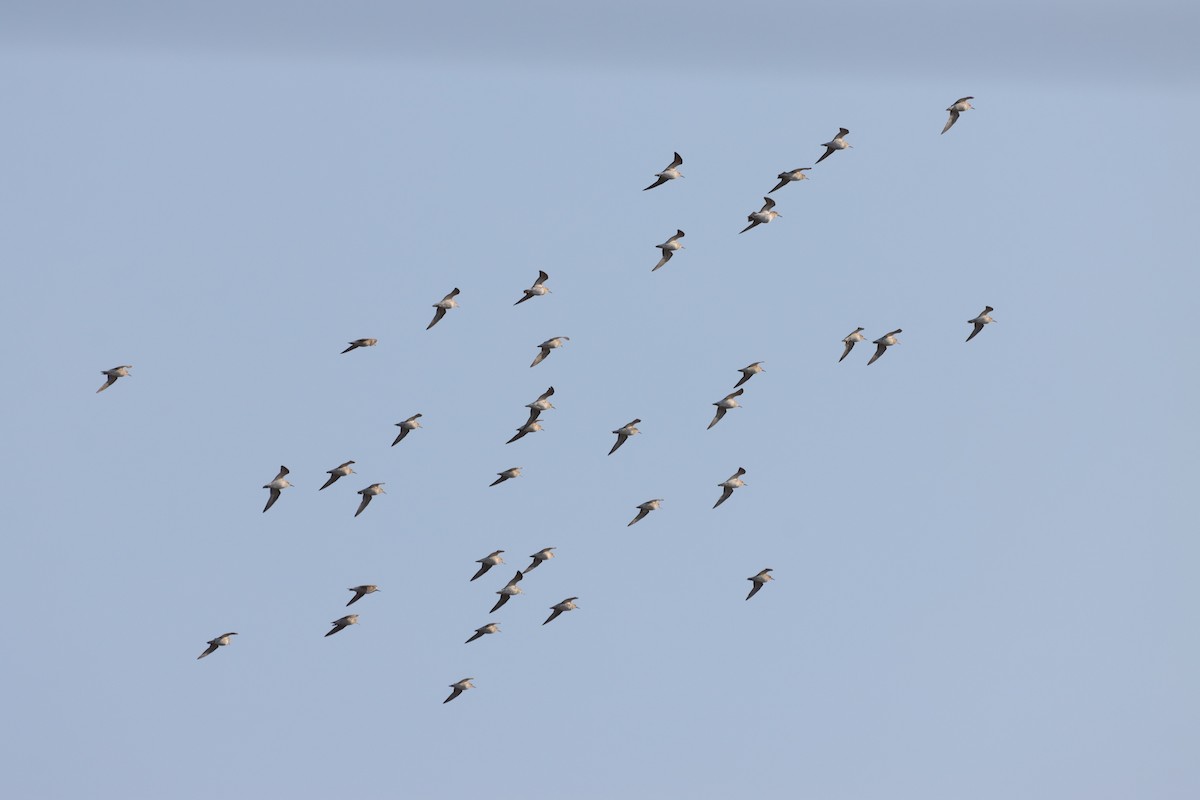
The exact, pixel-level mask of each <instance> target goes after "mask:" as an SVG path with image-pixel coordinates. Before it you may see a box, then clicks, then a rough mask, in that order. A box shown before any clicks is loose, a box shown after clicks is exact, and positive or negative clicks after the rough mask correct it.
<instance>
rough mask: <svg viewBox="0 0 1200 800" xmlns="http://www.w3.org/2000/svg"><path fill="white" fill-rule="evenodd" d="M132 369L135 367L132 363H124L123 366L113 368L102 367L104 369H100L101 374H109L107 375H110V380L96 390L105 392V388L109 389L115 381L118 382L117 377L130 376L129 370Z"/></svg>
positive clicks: (97, 392)
mask: <svg viewBox="0 0 1200 800" xmlns="http://www.w3.org/2000/svg"><path fill="white" fill-rule="evenodd" d="M131 369H133V365H132V364H125V365H123V366H120V367H113V368H112V369H102V370H100V374H101V375H107V376H108V380H107V381H105V382H104V385H103V386H101V387H100V388H99V389H97V390H96V394H100V393H101V392H103V391H104V390H105V389H107V388H108V387H110V386H112V385H113V384H114V383H116V382H117V378H128V377H129V370H131Z"/></svg>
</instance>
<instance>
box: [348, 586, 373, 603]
mask: <svg viewBox="0 0 1200 800" xmlns="http://www.w3.org/2000/svg"><path fill="white" fill-rule="evenodd" d="M346 591H348V592H354V597H351V598H350V602H349V603H346V606H347V607H349V606H352V605H354V604H355V603H357V602H358V601H359V600H362V599H363V598H364V597H366V596H367V595H369V594H375V593H376V592H378V591H380V589H379V587H378V586H376V585H375V584H373V583H364V584H363V585H362V586H355V587H353V588H351V589H347V590H346Z"/></svg>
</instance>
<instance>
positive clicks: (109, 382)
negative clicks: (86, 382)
mask: <svg viewBox="0 0 1200 800" xmlns="http://www.w3.org/2000/svg"><path fill="white" fill-rule="evenodd" d="M116 382H117V376H116V375H109V376H108V380H107V381H106V382H105V384H104V385H103V386H101V387H100V388H99V389H97V390H96V394H100V393H101V392H103V391H104V390H105V389H107V388H108V387H110V386H112V385H113V384H114V383H116Z"/></svg>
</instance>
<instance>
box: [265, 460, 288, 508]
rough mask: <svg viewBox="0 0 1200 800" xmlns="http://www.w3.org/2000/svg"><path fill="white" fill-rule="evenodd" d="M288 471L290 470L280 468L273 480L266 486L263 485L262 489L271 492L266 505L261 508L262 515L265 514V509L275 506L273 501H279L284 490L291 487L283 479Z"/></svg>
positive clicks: (285, 479)
mask: <svg viewBox="0 0 1200 800" xmlns="http://www.w3.org/2000/svg"><path fill="white" fill-rule="evenodd" d="M289 471H290V470H288V468H287V467H280V468H279V474H278V475H276V476H275V480H273V481H271V482H270V483H268V484H265V485H264V486H263V487H262V488H264V489H270V490H271V495H270V497H268V498H267V504H266V505H265V506H263V513H264V514H265V513H267V509H269V508H270V507H271V506H273V505H275V501H276V500H278V499H279V495H280V493H281V492H283V490H284V489H286V488H288V487H289V486H291V485H292V484H290V483H288V481H287V478H286V477H284V476H286V475H287V474H288V472H289Z"/></svg>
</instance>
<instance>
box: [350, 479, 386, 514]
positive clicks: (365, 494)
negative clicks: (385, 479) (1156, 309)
mask: <svg viewBox="0 0 1200 800" xmlns="http://www.w3.org/2000/svg"><path fill="white" fill-rule="evenodd" d="M358 494H361V495H362V502H361V503H359V504H358V511H355V512H354V516H356V517H357V516H358V515H359V514H361V513H362V512H363V511H364V510H365V509H366V507H367V506H368V505H370V503H371V498H372V497H374V496H375V495H379V494H387V492H385V491H384V490H383V484H382V483H372V484H371V485H370V486H368V487H367V488H365V489H359V490H358Z"/></svg>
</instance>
